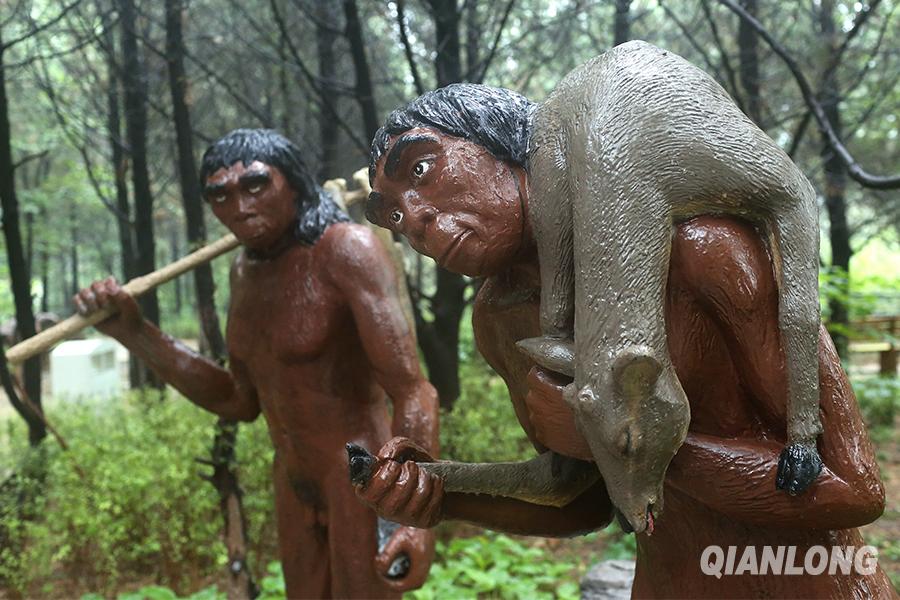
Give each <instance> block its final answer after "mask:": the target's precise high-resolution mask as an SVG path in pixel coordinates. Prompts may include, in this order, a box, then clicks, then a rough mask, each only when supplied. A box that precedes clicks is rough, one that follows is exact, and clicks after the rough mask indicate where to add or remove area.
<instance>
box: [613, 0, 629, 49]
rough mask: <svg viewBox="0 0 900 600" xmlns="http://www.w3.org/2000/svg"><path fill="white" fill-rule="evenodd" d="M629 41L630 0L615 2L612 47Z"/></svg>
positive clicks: (617, 0)
mask: <svg viewBox="0 0 900 600" xmlns="http://www.w3.org/2000/svg"><path fill="white" fill-rule="evenodd" d="M630 39H631V0H616V16H615V19H614V20H613V46H618V45H619V44H624V43H625V42H627V41H628V40H630Z"/></svg>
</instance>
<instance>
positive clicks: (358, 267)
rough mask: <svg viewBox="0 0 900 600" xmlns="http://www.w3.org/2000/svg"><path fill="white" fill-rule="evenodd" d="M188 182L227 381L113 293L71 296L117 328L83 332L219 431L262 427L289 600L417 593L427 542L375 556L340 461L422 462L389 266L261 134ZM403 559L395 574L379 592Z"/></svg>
mask: <svg viewBox="0 0 900 600" xmlns="http://www.w3.org/2000/svg"><path fill="white" fill-rule="evenodd" d="M201 181H202V183H203V186H204V196H205V198H206V200H207V202H208V203H209V205H210V209H211V210H212V212H213V213H214V214H215V215H216V217H217V218H218V219H219V220H220V221H221V222H222V223H223V224H224V225H225V226H226V227H228V229H230V230H231V231H232V232H233V233H234V234H235V235H236V236H237V238H238V239H239V240H240V241H241V243H242V245H243V247H242V249H241V250H240V251H239V254H238V256H237V257H236V259H235V261H234V264H233V266H232V270H231V303H230V307H229V310H228V325H227V334H226V337H227V344H228V355H229V356H228V368H227V369H226V368H222V367H219V366H218V365H216V364H215V363H213V362H212V361H210V360H208V359H206V358H204V357H202V356H200V355H198V354H197V353H195V352H193V351H192V350H190V349H188V348H187V347H185V346H183V345H182V344H180V343H179V342H178V341H176V340H174V339H172V338H171V337H169V336H167V335H165V334H163V333H162V332H160V331H159V330H158V329H157V328H156V327H154V326H153V325H152V324H150V323H148V322H146V321H144V320H143V318H142V317H141V315H140V313H139V309H138V307H137V305H136V303H135V301H134V299H133V298H131V297H130V296H128V295H127V294H126V293H125V292H123V291H122V290H121V288H120V287H119V286H118V285H117V284H116V283H115V281H113V280H105V281H100V282H97V283H94V284H93V285H92V286H91V287H90V288H86V289H84V290H82V291H81V292H80V293H79V294H78V295H77V296H76V298H75V300H76V305H77V306H78V309H79V312H81V313H82V314H86V313H89V312H91V311H92V310H96V309H97V308H98V307H101V306H104V305H106V304H108V303H113V304H115V305H116V306H117V307H118V309H119V314H118V316H115V317H112V318H110V319H108V320H107V321H104V322H103V323H101V324H99V325H98V326H97V328H98V329H99V330H100V331H102V332H104V333H107V334H109V335H111V336H113V337H115V338H116V339H118V340H119V341H120V342H121V343H123V344H124V345H125V346H126V347H128V348H129V349H130V350H131V351H132V352H134V353H135V354H136V355H137V356H139V357H140V358H141V359H143V360H144V361H146V362H147V364H148V365H149V366H150V367H151V368H152V369H153V370H154V371H155V372H156V373H157V374H158V375H159V376H160V377H161V378H162V379H163V380H165V381H166V382H168V383H169V384H170V385H172V386H174V387H175V388H176V389H178V390H179V391H180V392H181V393H182V394H184V395H185V396H186V397H187V398H189V399H190V400H191V401H193V402H194V403H196V404H198V405H199V406H201V407H203V408H205V409H207V410H210V411H212V412H213V413H215V414H217V415H220V416H223V417H226V418H229V419H236V420H241V421H252V420H254V419H256V418H257V417H258V415H259V414H260V412H262V414H263V415H264V416H265V418H266V421H267V423H268V426H269V434H270V437H271V439H272V444H273V445H274V447H275V463H274V475H273V476H274V482H275V502H276V513H277V519H278V536H279V553H280V557H281V562H282V568H283V570H284V576H285V582H286V584H287V593H288V596H289V597H291V598H299V597H314V598H322V597H357V598H373V597H399V595H400V592H401V591H403V590H406V589H411V588H415V587H418V586H420V585H421V584H422V582H423V581H424V579H425V577H426V575H427V573H428V568H429V566H430V563H431V559H432V557H433V553H434V536H433V533H432V532H429V531H425V530H421V529H414V528H410V527H400V528H399V529H397V530H396V531H395V532H394V533H393V535H392V536H391V538H390V540H389V541H388V542H387V545H386V546H385V548H384V550H383V552H381V553H379V552H378V549H377V545H378V540H377V539H376V516H375V513H374V512H373V511H372V510H370V509H368V508H367V507H366V506H364V505H363V504H362V503H360V501H359V499H358V498H357V497H356V496H355V494H354V493H353V488H352V487H351V485H350V484H349V482H348V481H347V475H346V471H347V458H346V451H345V448H344V445H345V443H346V442H347V441H348V440H350V441H353V442H355V443H358V444H361V445H364V446H370V447H380V446H381V445H382V444H384V443H385V442H387V441H388V440H389V439H391V438H392V437H394V436H398V435H402V436H404V437H408V438H411V439H413V440H416V442H417V443H419V444H422V445H423V446H424V447H427V448H429V449H430V451H433V452H436V451H437V431H438V423H437V399H436V394H435V391H434V389H433V388H432V387H431V385H430V384H429V383H428V382H427V380H426V379H424V378H423V375H422V373H421V371H420V367H419V362H418V356H417V354H416V349H415V342H414V338H413V335H412V333H411V331H410V328H409V325H408V323H407V320H406V318H405V317H404V314H403V312H402V310H401V305H400V302H399V299H398V297H397V283H396V275H395V273H394V270H393V266H392V262H391V260H390V259H389V257H388V254H387V252H386V250H385V249H384V247H383V246H382V245H381V244H380V242H379V241H378V240H377V239H376V237H375V236H374V234H373V233H372V232H371V231H370V230H369V229H368V228H367V227H364V226H360V225H355V224H352V223H349V222H347V218H346V216H345V215H343V213H341V212H340V210H339V209H338V207H337V206H336V205H335V204H334V202H333V200H331V198H330V197H329V196H328V195H327V194H326V193H324V192H323V191H322V190H321V189H320V188H319V187H318V186H317V185H316V184H315V182H314V181H313V180H312V178H311V176H310V174H309V172H308V170H307V167H306V166H305V164H304V162H303V160H302V156H301V154H300V151H299V150H298V149H297V147H295V146H294V145H293V144H291V143H290V142H289V141H288V140H286V139H285V138H284V137H282V136H280V135H278V134H275V133H274V132H271V131H265V130H236V131H234V132H232V133H230V134H228V135H227V136H225V137H224V138H222V139H221V140H219V141H218V142H216V143H215V144H213V145H212V146H211V147H210V148H209V149H208V150H207V151H206V154H205V155H204V159H203V164H202V167H201ZM385 394H387V396H389V397H390V399H391V401H392V403H393V418H391V417H390V416H389V414H388V408H387V404H386V402H385ZM403 555H405V556H406V557H408V558H409V559H410V567H409V568H410V570H409V573H408V574H407V575H406V576H405V577H402V578H399V579H392V578H390V577H389V576H388V571H389V569H390V568H391V565H392V564H393V563H395V562H396V560H397V559H398V558H401V557H402V556H403Z"/></svg>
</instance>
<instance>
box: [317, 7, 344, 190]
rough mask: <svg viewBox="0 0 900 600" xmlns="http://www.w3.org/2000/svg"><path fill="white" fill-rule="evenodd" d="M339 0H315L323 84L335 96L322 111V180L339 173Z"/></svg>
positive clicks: (330, 94) (320, 80) (321, 80)
mask: <svg viewBox="0 0 900 600" xmlns="http://www.w3.org/2000/svg"><path fill="white" fill-rule="evenodd" d="M338 9H339V6H338V4H337V0H321V1H320V2H316V3H315V7H314V10H315V11H316V54H317V55H318V59H319V64H318V67H319V85H321V86H322V91H323V93H324V94H325V96H327V97H330V98H332V101H331V102H328V103H326V104H324V105H323V106H322V108H321V109H320V110H319V145H320V146H321V148H322V150H321V157H322V160H321V163H320V164H319V179H322V180H325V179H332V178H334V177H337V176H338V169H337V150H338V122H337V119H336V118H335V111H336V106H337V101H338V90H337V86H336V85H335V77H336V76H337V73H338V72H339V71H338V69H336V68H335V65H336V60H337V58H336V56H335V53H334V45H335V43H336V42H337V39H338V34H339V33H340V31H339V30H338V28H337V18H338V15H337V11H338Z"/></svg>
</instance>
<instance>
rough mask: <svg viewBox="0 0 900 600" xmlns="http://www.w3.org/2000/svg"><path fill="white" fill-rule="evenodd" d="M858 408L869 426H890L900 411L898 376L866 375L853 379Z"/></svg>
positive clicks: (899, 381)
mask: <svg viewBox="0 0 900 600" xmlns="http://www.w3.org/2000/svg"><path fill="white" fill-rule="evenodd" d="M853 390H854V391H855V392H856V399H857V400H858V401H859V408H860V409H861V410H862V413H863V417H864V418H865V420H866V423H867V424H868V425H869V427H871V428H873V429H876V428H879V427H892V426H893V424H894V418H895V417H896V415H897V412H898V411H900V378H897V377H866V378H858V379H854V380H853Z"/></svg>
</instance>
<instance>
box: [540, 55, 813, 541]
mask: <svg viewBox="0 0 900 600" xmlns="http://www.w3.org/2000/svg"><path fill="white" fill-rule="evenodd" d="M528 159H529V179H528V181H529V211H530V215H531V218H532V225H533V228H534V235H535V238H536V240H537V244H538V253H539V261H540V270H541V284H542V288H541V331H542V334H544V337H543V338H535V339H532V340H526V341H525V342H524V344H523V346H524V349H525V351H526V352H528V353H529V354H531V355H532V356H533V357H534V358H535V360H537V362H538V363H540V364H544V365H545V366H548V368H554V370H559V364H558V363H559V361H560V357H564V356H566V355H567V353H569V354H568V355H571V354H570V352H571V351H570V349H571V346H570V344H571V340H572V338H573V332H574V377H575V383H574V384H573V385H572V386H569V389H568V390H567V393H566V399H567V402H568V403H569V404H570V405H571V407H572V409H573V411H574V413H575V417H576V422H577V425H578V428H579V430H580V432H581V433H582V434H583V435H584V437H585V438H586V440H587V441H588V443H589V445H590V448H591V452H592V454H593V456H594V459H595V460H596V462H597V465H598V467H599V469H600V471H601V473H602V475H603V478H604V480H605V481H606V484H607V488H608V490H609V494H610V497H611V498H612V500H613V502H614V504H615V505H616V507H617V508H618V510H619V511H621V513H622V516H624V517H625V518H626V519H627V520H628V522H629V523H630V524H631V526H632V527H633V528H634V529H635V530H636V531H639V532H640V531H643V530H644V529H645V528H646V526H647V525H648V520H649V519H652V517H648V513H650V512H651V511H652V512H653V513H658V511H659V510H661V508H662V485H663V479H664V476H665V471H666V468H667V467H668V464H669V462H670V460H671V459H672V457H673V456H674V455H675V452H676V451H677V450H678V448H679V447H680V445H681V443H682V442H683V441H684V438H685V436H686V434H687V428H688V423H689V420H690V410H689V407H688V401H687V398H686V396H685V394H684V391H683V389H682V388H681V384H680V383H679V381H678V378H677V377H676V375H675V371H674V369H673V366H672V361H671V359H670V357H669V352H668V349H667V345H666V325H665V317H664V299H665V287H666V279H667V276H668V271H669V254H670V250H671V237H672V232H673V224H674V223H675V222H678V221H679V220H683V219H687V218H689V217H693V216H697V215H702V214H715V213H719V214H728V215H735V216H739V217H742V218H745V219H747V220H749V221H750V222H752V223H754V224H755V225H756V226H757V228H758V229H759V230H760V231H761V232H762V233H763V235H764V236H766V238H767V241H768V244H769V247H770V249H771V251H772V253H773V258H774V261H775V265H776V275H777V279H778V281H779V324H780V329H781V334H782V341H783V345H784V350H785V359H786V368H787V375H788V382H789V389H788V402H789V403H788V427H787V430H788V434H789V440H788V441H789V446H788V448H786V450H785V452H784V453H783V454H782V459H781V462H780V464H779V473H778V486H779V487H780V488H782V489H787V491H789V492H790V493H799V492H801V491H803V490H804V489H805V488H806V487H807V486H808V485H809V484H810V483H811V482H812V481H813V480H814V479H815V477H816V476H817V475H818V473H819V471H820V470H821V461H820V460H819V457H818V454H817V452H816V437H817V436H818V435H819V434H820V433H821V431H822V428H821V424H820V422H819V413H818V403H819V391H818V359H817V344H818V342H817V340H818V327H819V299H818V287H817V285H818V283H817V276H818V244H819V230H818V219H817V208H816V196H815V192H814V191H813V188H812V186H811V185H810V183H809V182H808V181H807V180H806V178H805V177H804V176H803V174H802V173H801V172H800V170H799V169H798V168H797V167H796V166H795V165H794V164H793V163H792V162H791V160H790V158H789V157H788V156H787V155H786V154H785V153H784V152H783V151H782V150H781V149H780V148H779V147H778V146H777V145H776V144H775V143H774V142H773V141H772V140H771V139H770V138H769V137H768V136H767V135H766V134H765V133H763V132H762V131H761V130H760V129H759V128H757V127H756V125H754V124H753V122H752V121H750V120H749V119H748V118H747V117H746V116H745V115H744V114H743V113H742V112H741V111H740V109H738V108H737V106H735V104H734V102H733V101H732V100H731V98H730V97H729V96H728V94H727V93H726V92H725V91H724V90H723V89H722V88H721V87H720V86H719V85H718V84H717V83H716V82H715V81H714V80H713V79H712V78H711V77H709V76H708V75H707V74H706V73H704V72H703V71H702V70H700V69H698V68H696V67H694V66H693V65H691V64H690V63H688V62H687V61H686V60H684V59H683V58H681V57H679V56H677V55H675V54H673V53H671V52H668V51H665V50H662V49H660V48H657V47H655V46H652V45H650V44H647V43H645V42H639V41H635V42H629V43H627V44H623V45H621V46H618V47H616V48H614V49H613V50H611V51H609V52H607V53H606V54H603V55H601V56H598V57H596V58H594V59H592V60H590V61H588V62H587V63H585V64H583V65H581V66H580V67H578V68H577V69H575V70H574V71H572V72H571V73H570V74H569V75H568V76H566V78H565V79H563V80H562V81H561V82H560V83H559V85H557V87H556V89H555V90H554V91H553V92H552V94H551V95H550V97H549V98H548V99H547V100H546V101H545V102H544V103H543V104H541V105H540V106H539V107H538V108H537V110H536V112H535V114H534V117H533V134H532V138H531V140H530V145H529V156H528ZM651 526H652V525H651Z"/></svg>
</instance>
